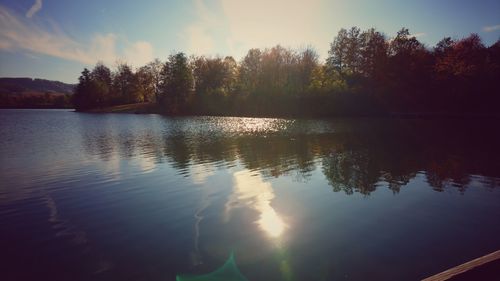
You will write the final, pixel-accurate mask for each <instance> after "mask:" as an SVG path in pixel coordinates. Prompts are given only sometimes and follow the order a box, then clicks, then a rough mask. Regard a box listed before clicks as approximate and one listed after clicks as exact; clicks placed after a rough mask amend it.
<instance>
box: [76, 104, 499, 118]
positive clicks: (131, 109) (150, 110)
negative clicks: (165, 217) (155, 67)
mask: <svg viewBox="0 0 500 281" xmlns="http://www.w3.org/2000/svg"><path fill="white" fill-rule="evenodd" d="M75 112H83V113H123V114H159V115H164V116H220V117H251V118H399V119H462V118H466V119H482V118H495V119H496V118H500V113H447V112H409V113H406V112H389V113H381V114H331V115H293V114H292V115H252V114H240V115H233V114H227V115H218V114H177V115H172V114H168V113H166V112H165V111H163V110H162V109H161V108H160V106H159V105H157V104H155V103H135V104H125V105H116V106H109V107H102V108H94V109H89V110H82V111H77V110H75Z"/></svg>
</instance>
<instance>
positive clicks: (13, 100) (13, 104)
mask: <svg viewBox="0 0 500 281" xmlns="http://www.w3.org/2000/svg"><path fill="white" fill-rule="evenodd" d="M75 86H76V85H74V84H66V83H63V82H59V81H50V80H45V79H31V78H0V108H69V107H72V104H71V95H72V94H73V89H74V88H75Z"/></svg>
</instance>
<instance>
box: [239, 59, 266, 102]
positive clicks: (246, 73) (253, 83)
mask: <svg viewBox="0 0 500 281" xmlns="http://www.w3.org/2000/svg"><path fill="white" fill-rule="evenodd" d="M261 56H262V52H261V50H260V49H250V50H248V53H247V54H246V55H245V57H244V58H243V60H242V61H241V63H240V71H239V80H240V87H241V90H242V91H243V92H245V93H247V94H249V93H253V92H255V90H256V89H257V84H258V81H259V76H260V72H261V68H262V65H261Z"/></svg>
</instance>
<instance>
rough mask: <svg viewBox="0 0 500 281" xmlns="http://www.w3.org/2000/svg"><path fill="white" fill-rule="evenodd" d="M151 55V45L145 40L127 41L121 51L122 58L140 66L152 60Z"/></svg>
mask: <svg viewBox="0 0 500 281" xmlns="http://www.w3.org/2000/svg"><path fill="white" fill-rule="evenodd" d="M153 57H154V56H153V46H152V45H151V44H150V43H149V42H146V41H137V42H135V43H129V44H128V45H127V47H126V48H125V50H124V51H123V59H124V60H125V61H126V62H128V63H130V64H132V65H134V66H142V65H144V64H146V63H148V62H150V61H152V60H153Z"/></svg>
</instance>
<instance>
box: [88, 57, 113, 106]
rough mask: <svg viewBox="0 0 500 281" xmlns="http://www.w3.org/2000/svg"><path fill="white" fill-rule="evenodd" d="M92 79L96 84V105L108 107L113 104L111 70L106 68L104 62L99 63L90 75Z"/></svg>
mask: <svg viewBox="0 0 500 281" xmlns="http://www.w3.org/2000/svg"><path fill="white" fill-rule="evenodd" d="M90 78H91V79H92V81H93V82H94V83H95V87H96V89H95V92H94V93H93V95H94V96H95V98H96V99H97V100H96V104H98V105H100V106H103V105H108V104H110V102H111V98H112V97H111V95H112V92H111V84H112V77H111V70H110V69H109V68H108V67H107V66H105V65H104V64H103V63H102V62H98V63H97V64H96V66H95V67H94V69H93V70H92V72H91V73H90Z"/></svg>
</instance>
